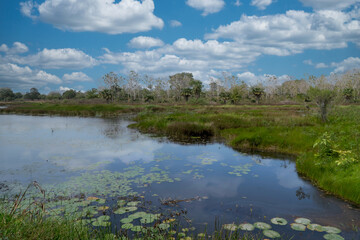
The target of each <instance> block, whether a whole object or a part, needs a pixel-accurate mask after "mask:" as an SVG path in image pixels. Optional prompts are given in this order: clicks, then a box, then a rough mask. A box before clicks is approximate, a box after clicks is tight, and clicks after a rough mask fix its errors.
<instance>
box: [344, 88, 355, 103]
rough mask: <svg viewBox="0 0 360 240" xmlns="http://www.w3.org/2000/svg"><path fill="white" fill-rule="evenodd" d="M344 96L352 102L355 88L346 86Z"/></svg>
mask: <svg viewBox="0 0 360 240" xmlns="http://www.w3.org/2000/svg"><path fill="white" fill-rule="evenodd" d="M343 96H344V98H345V100H346V101H347V102H350V101H351V99H353V98H354V89H352V88H345V89H344V90H343Z"/></svg>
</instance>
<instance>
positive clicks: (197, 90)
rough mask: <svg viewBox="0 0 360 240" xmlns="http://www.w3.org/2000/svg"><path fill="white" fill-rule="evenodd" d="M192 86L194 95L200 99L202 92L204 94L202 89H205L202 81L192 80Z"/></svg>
mask: <svg viewBox="0 0 360 240" xmlns="http://www.w3.org/2000/svg"><path fill="white" fill-rule="evenodd" d="M190 86H191V87H192V94H193V95H194V96H195V97H196V98H197V99H199V98H200V95H201V92H202V88H203V84H202V82H201V81H199V80H194V79H192V80H191V81H190Z"/></svg>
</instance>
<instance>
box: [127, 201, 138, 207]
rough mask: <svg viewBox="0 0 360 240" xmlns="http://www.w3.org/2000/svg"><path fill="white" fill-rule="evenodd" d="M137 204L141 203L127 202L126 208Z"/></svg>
mask: <svg viewBox="0 0 360 240" xmlns="http://www.w3.org/2000/svg"><path fill="white" fill-rule="evenodd" d="M139 203H141V202H140V201H134V202H128V203H127V204H126V206H128V207H136V206H137V205H138V204H139Z"/></svg>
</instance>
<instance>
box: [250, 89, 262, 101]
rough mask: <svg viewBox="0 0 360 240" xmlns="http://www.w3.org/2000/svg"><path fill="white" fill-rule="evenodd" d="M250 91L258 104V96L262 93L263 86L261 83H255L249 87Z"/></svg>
mask: <svg viewBox="0 0 360 240" xmlns="http://www.w3.org/2000/svg"><path fill="white" fill-rule="evenodd" d="M251 93H252V94H253V95H254V96H255V98H256V103H257V104H259V101H260V98H261V97H262V95H264V88H263V87H262V86H261V85H257V86H254V87H252V88H251Z"/></svg>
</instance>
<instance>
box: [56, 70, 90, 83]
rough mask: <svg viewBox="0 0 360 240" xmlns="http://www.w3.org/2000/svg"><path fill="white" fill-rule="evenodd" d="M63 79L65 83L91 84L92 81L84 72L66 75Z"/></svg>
mask: <svg viewBox="0 0 360 240" xmlns="http://www.w3.org/2000/svg"><path fill="white" fill-rule="evenodd" d="M62 79H63V80H64V81H65V82H89V81H92V79H91V78H90V77H89V76H88V75H86V74H85V73H83V72H73V73H71V74H67V73H65V74H64V76H63V77H62Z"/></svg>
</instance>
